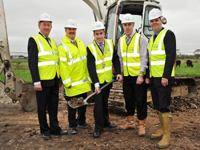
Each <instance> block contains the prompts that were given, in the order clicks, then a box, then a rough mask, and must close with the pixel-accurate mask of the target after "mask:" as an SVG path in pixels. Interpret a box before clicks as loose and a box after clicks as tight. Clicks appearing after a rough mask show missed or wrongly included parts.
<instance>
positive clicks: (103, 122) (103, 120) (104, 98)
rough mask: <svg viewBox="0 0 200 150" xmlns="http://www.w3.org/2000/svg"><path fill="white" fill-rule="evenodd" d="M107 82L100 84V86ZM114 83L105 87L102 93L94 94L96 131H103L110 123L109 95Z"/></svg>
mask: <svg viewBox="0 0 200 150" xmlns="http://www.w3.org/2000/svg"><path fill="white" fill-rule="evenodd" d="M105 84H106V82H105V83H103V84H100V87H102V86H104V85H105ZM111 88H112V84H111V85H108V86H107V87H105V88H104V89H103V90H102V91H101V93H99V94H96V95H95V96H94V99H95V106H94V119H95V131H102V130H103V128H104V127H108V126H109V125H110V121H109V115H108V97H109V94H110V89H111ZM92 89H93V91H95V88H94V85H92Z"/></svg>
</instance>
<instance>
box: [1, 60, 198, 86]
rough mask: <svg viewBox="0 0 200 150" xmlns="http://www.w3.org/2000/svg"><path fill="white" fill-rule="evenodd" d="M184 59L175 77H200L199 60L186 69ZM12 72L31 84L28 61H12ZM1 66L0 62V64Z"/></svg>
mask: <svg viewBox="0 0 200 150" xmlns="http://www.w3.org/2000/svg"><path fill="white" fill-rule="evenodd" d="M186 61H187V60H186V59H185V60H184V59H183V60H181V66H180V67H179V66H177V68H176V72H175V74H176V76H189V77H200V59H196V60H192V62H193V65H194V67H193V68H191V67H187V65H186ZM11 62H12V71H13V72H14V73H15V76H16V77H21V78H22V79H24V80H25V81H27V82H32V78H31V74H30V71H29V69H28V59H12V60H11ZM0 65H1V62H0ZM0 80H1V81H4V73H2V74H1V75H0Z"/></svg>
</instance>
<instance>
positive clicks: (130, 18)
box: [122, 13, 135, 23]
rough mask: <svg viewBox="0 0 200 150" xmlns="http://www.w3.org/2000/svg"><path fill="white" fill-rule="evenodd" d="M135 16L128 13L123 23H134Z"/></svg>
mask: <svg viewBox="0 0 200 150" xmlns="http://www.w3.org/2000/svg"><path fill="white" fill-rule="evenodd" d="M134 22H135V21H134V18H133V16H132V15H131V14H129V13H127V14H125V15H124V17H123V18H122V23H134Z"/></svg>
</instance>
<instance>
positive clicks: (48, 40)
mask: <svg viewBox="0 0 200 150" xmlns="http://www.w3.org/2000/svg"><path fill="white" fill-rule="evenodd" d="M45 39H46V40H47V42H48V43H49V45H50V46H51V43H50V39H49V38H47V37H46V38H45Z"/></svg>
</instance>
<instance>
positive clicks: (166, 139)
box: [157, 112, 172, 149]
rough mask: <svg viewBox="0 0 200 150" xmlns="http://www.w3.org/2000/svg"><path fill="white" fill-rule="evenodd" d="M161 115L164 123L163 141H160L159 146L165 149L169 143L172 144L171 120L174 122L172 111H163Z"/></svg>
mask: <svg viewBox="0 0 200 150" xmlns="http://www.w3.org/2000/svg"><path fill="white" fill-rule="evenodd" d="M161 117H162V123H163V137H162V139H161V141H160V142H159V143H158V145H157V147H158V148H161V149H164V148H167V147H169V145H170V144H171V138H170V133H171V122H172V116H171V112H169V113H161Z"/></svg>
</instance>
